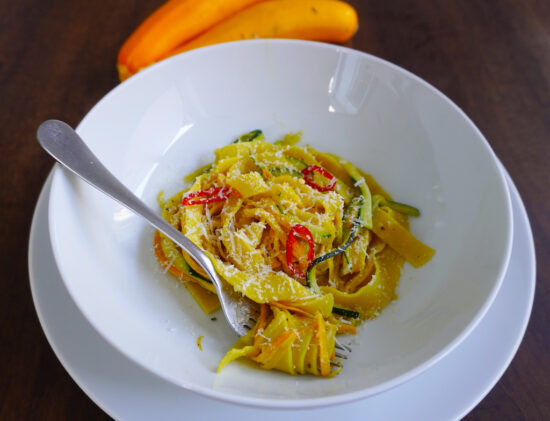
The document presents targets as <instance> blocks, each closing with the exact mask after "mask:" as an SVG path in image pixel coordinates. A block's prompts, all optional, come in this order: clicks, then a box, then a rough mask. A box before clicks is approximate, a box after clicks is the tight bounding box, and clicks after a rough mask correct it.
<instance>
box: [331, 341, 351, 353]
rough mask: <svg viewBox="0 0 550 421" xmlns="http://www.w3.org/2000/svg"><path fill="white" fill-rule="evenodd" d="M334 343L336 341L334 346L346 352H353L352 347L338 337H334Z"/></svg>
mask: <svg viewBox="0 0 550 421" xmlns="http://www.w3.org/2000/svg"><path fill="white" fill-rule="evenodd" d="M334 343H335V345H334V347H335V348H336V349H339V350H341V351H345V352H351V347H349V346H348V345H345V344H343V343H342V342H340V341H339V340H338V339H336V338H334Z"/></svg>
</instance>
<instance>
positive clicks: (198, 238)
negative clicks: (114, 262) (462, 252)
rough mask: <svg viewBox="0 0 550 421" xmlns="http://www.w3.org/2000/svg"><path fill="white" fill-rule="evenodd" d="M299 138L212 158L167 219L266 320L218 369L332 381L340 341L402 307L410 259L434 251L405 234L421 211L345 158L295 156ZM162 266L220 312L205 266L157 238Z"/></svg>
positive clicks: (309, 152)
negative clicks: (240, 364) (393, 305)
mask: <svg viewBox="0 0 550 421" xmlns="http://www.w3.org/2000/svg"><path fill="white" fill-rule="evenodd" d="M299 140H300V134H289V135H286V136H285V137H284V138H283V139H281V140H278V141H276V142H274V143H269V142H266V141H265V140H264V137H263V134H262V132H261V131H260V130H255V131H252V132H250V133H246V134H244V135H242V136H240V137H239V138H238V139H237V140H236V141H235V142H233V143H231V144H229V145H227V146H225V147H222V148H220V149H218V150H216V151H215V155H216V159H215V161H214V162H213V163H212V164H210V165H208V166H205V167H202V168H200V169H199V170H197V171H195V172H194V173H193V174H190V175H189V176H188V177H187V178H186V180H187V181H189V182H190V183H191V185H190V187H189V188H188V189H186V190H185V191H182V192H179V193H177V194H176V195H174V196H173V197H171V198H169V199H168V200H167V201H166V202H164V201H163V200H162V195H160V196H159V202H160V205H161V207H162V214H163V217H164V218H165V219H166V220H167V221H168V222H170V223H171V224H172V225H173V226H174V227H176V228H177V229H179V230H181V232H182V233H184V234H185V235H186V236H187V237H188V238H189V239H190V240H191V241H192V242H193V243H194V244H196V245H197V246H199V247H200V248H201V249H202V250H204V251H205V252H206V253H207V254H208V255H209V257H210V259H211V260H212V262H213V264H214V267H215V269H216V271H217V272H218V274H219V275H220V276H221V277H222V278H223V279H224V280H225V281H227V282H228V283H229V284H230V285H231V286H232V287H233V289H234V290H235V291H236V292H239V293H241V294H243V295H245V296H247V297H248V298H250V299H251V300H253V301H255V302H257V303H259V304H260V306H261V307H260V308H261V311H260V316H259V317H258V320H257V321H256V324H255V326H253V327H252V328H251V329H250V331H249V332H248V333H247V334H246V335H245V336H243V337H242V338H240V339H239V340H238V341H237V342H236V343H235V344H234V345H233V347H231V349H230V350H229V351H228V352H227V354H226V355H225V356H224V357H223V359H222V360H221V362H220V365H219V370H221V369H222V368H223V367H224V366H226V365H227V364H229V363H231V362H232V361H234V360H236V359H238V358H248V359H251V360H253V361H255V362H256V363H257V364H258V366H260V367H261V368H263V369H267V370H272V369H275V370H280V371H283V372H286V373H289V374H293V375H294V374H306V373H309V374H313V375H320V376H325V377H330V376H333V375H335V374H336V373H338V372H339V370H340V369H341V367H340V365H339V362H338V361H337V359H336V357H335V337H336V335H338V334H354V333H355V332H356V326H357V325H358V324H359V323H360V322H361V321H362V320H365V319H371V318H374V317H376V316H377V315H378V314H379V313H380V311H382V309H383V308H384V307H385V306H386V305H387V304H388V303H389V302H390V301H392V300H393V299H395V298H396V293H395V289H396V286H397V283H398V280H399V276H400V273H401V268H402V266H403V264H404V262H405V261H408V262H410V263H411V264H412V265H413V266H415V267H419V266H421V265H423V264H425V263H426V262H428V261H429V260H430V259H431V257H432V256H433V254H434V253H435V251H434V250H433V249H431V248H430V247H428V246H426V245H425V244H423V243H422V242H420V241H419V240H418V239H417V238H416V237H414V236H413V235H412V234H411V233H410V232H409V230H408V216H417V215H418V214H419V212H418V210H417V209H415V208H413V207H411V206H408V205H404V204H401V203H397V202H394V201H392V199H391V197H390V196H389V195H388V194H387V193H386V192H385V191H384V190H383V189H382V188H381V187H380V186H379V185H378V184H377V183H376V181H375V180H374V178H373V177H372V176H370V175H368V174H366V173H363V172H362V171H361V170H359V169H357V168H356V167H355V166H353V164H351V163H349V162H347V161H344V160H342V159H340V158H339V157H337V156H335V155H332V154H328V153H323V152H319V151H317V150H315V149H312V148H310V147H300V146H298V145H297V143H298V142H299ZM154 245H155V253H156V256H157V259H158V260H159V262H160V264H161V265H162V267H163V268H164V269H165V270H166V271H169V272H170V273H171V274H173V275H175V276H176V277H178V278H180V279H181V280H184V281H186V282H185V285H186V286H187V288H188V289H189V291H190V293H191V294H192V296H193V297H194V299H195V300H196V301H197V303H198V304H199V305H200V307H201V308H202V309H203V310H204V311H205V312H206V313H211V312H213V311H215V310H217V309H218V308H219V302H218V301H217V297H216V295H215V290H214V288H213V286H212V284H211V283H210V282H209V280H208V277H207V275H206V274H205V273H204V272H203V271H202V269H201V268H200V267H199V266H198V265H197V264H196V263H195V262H194V261H193V260H192V259H191V258H190V257H189V256H187V255H186V254H185V252H183V251H182V250H181V249H179V247H177V246H176V245H175V244H174V243H173V242H172V241H171V240H169V239H168V238H166V237H164V236H163V235H162V234H160V233H158V232H157V233H155V238H154Z"/></svg>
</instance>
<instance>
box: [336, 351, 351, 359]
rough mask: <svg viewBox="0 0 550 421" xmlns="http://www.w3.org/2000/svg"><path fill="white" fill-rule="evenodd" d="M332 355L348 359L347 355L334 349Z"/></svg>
mask: <svg viewBox="0 0 550 421" xmlns="http://www.w3.org/2000/svg"><path fill="white" fill-rule="evenodd" d="M334 355H336V358H341V359H342V360H347V359H348V355H347V354H342V353H341V352H340V351H335V352H334Z"/></svg>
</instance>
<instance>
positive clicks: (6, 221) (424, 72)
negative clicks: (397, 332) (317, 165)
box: [0, 0, 550, 421]
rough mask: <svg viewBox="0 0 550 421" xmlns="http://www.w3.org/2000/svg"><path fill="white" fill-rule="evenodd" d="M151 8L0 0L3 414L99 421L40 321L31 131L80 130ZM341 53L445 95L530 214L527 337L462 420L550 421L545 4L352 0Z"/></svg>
mask: <svg viewBox="0 0 550 421" xmlns="http://www.w3.org/2000/svg"><path fill="white" fill-rule="evenodd" d="M160 3H161V0H148V1H146V0H141V1H137V0H135V1H131V0H118V1H114V2H107V1H101V0H95V1H89V0H72V1H66V0H17V1H12V0H0V127H1V128H2V135H1V142H2V143H1V146H2V147H1V150H2V153H1V154H0V156H1V158H0V159H1V165H0V174H1V176H0V180H1V184H0V185H1V195H0V200H1V203H2V208H1V212H2V218H1V220H2V222H1V225H0V227H1V231H0V241H1V251H0V256H1V259H2V264H1V265H0V267H1V271H2V276H1V277H0V288H1V289H0V300H1V301H0V302H1V304H0V338H1V340H0V353H1V354H0V369H1V370H0V373H1V376H0V419H2V420H61V419H69V420H73V419H86V420H88V419H94V420H96V419H97V420H100V419H108V416H107V415H106V414H105V413H104V412H103V411H102V410H101V409H100V408H98V407H97V406H96V405H95V404H94V403H93V402H92V401H91V400H90V399H89V398H88V397H87V396H86V395H85V394H84V392H82V390H80V389H79V387H78V386H77V385H76V384H75V383H74V381H73V380H72V379H71V378H70V376H69V375H68V374H67V373H66V371H65V370H64V369H63V367H62V366H61V364H60V363H59V361H58V360H57V359H56V357H55V355H54V353H53V352H52V350H51V348H50V346H49V344H48V342H47V341H46V339H45V336H44V334H43V333H42V330H41V328H40V325H39V323H38V319H37V317H36V313H35V310H34V307H33V303H32V299H31V293H30V289H29V278H28V270H27V245H28V235H29V227H30V222H31V217H32V214H33V210H34V206H35V203H36V200H37V197H38V194H39V192H40V189H41V187H42V184H43V182H44V180H45V178H46V175H47V174H48V172H49V170H50V168H51V166H52V163H53V162H52V160H51V159H50V158H49V157H48V156H47V155H46V154H45V153H44V152H42V150H40V149H39V147H38V145H37V144H36V141H35V137H34V134H35V130H36V128H37V126H38V125H39V123H40V122H41V121H43V120H45V119H47V118H52V117H57V118H62V119H64V120H65V121H67V122H68V123H69V124H71V125H76V124H77V123H78V122H79V121H80V120H81V119H82V117H83V116H84V115H85V114H86V113H87V111H88V110H89V109H90V108H91V107H92V106H93V105H94V104H95V103H96V102H97V101H98V100H99V99H100V98H101V97H102V96H103V95H105V94H106V93H107V92H108V91H109V90H110V89H112V88H113V87H115V86H116V85H117V83H118V80H117V74H116V71H115V66H114V63H115V58H116V54H117V51H118V48H119V46H120V45H121V43H122V42H123V41H124V39H125V38H126V37H127V36H128V34H129V33H130V32H131V31H132V30H133V29H134V27H135V26H136V25H137V24H138V23H139V22H140V21H141V20H143V19H144V18H145V17H146V16H147V15H148V14H149V13H151V12H152V11H153V10H154V9H155V8H156V7H158V5H159V4H160ZM351 3H353V4H354V5H355V6H356V7H357V10H358V12H359V15H360V29H359V31H358V33H357V34H356V36H355V38H354V39H353V41H351V42H350V43H349V44H350V46H352V47H354V48H356V49H358V50H362V51H366V52H369V53H372V54H374V55H377V56H380V57H382V58H384V59H387V60H389V61H392V62H394V63H396V64H398V65H400V66H402V67H404V68H406V69H408V70H410V71H412V72H413V73H416V74H417V75H419V76H420V77H422V78H424V79H426V80H427V81H428V82H429V83H431V84H433V85H434V86H436V87H437V88H439V89H440V90H441V91H443V92H444V93H445V94H446V95H448V96H449V97H450V98H451V99H452V100H453V101H455V102H456V103H457V104H458V105H459V106H460V107H461V108H462V109H463V110H464V111H465V112H466V113H467V114H468V115H469V116H470V117H471V118H472V119H473V121H474V122H475V123H476V124H477V125H478V127H479V128H480V129H481V131H482V132H483V133H484V134H485V136H486V137H487V139H488V140H489V142H490V144H491V145H492V147H493V148H494V150H495V152H496V153H497V155H498V156H499V157H500V159H501V160H502V161H503V163H504V165H505V166H506V168H507V169H508V171H509V172H510V174H511V176H512V178H513V179H514V180H515V182H516V184H517V186H518V189H519V191H520V192H521V194H522V196H523V200H524V202H525V205H526V207H527V210H528V212H529V216H530V219H531V223H532V226H533V230H534V234H535V242H536V250H537V260H538V278H537V292H536V298H535V305H534V308H533V312H532V316H531V321H530V323H529V327H528V330H527V333H526V335H525V338H524V340H523V343H522V345H521V347H520V349H519V351H518V353H517V355H516V357H515V358H514V360H513V362H512V364H511V366H510V367H509V368H508V370H507V371H506V373H505V374H504V376H503V377H502V379H501V380H500V381H499V382H498V384H497V385H496V386H495V387H494V389H493V390H492V391H491V392H490V393H489V394H488V395H487V397H485V399H483V401H482V402H481V403H480V404H479V405H478V406H477V408H475V409H474V410H473V411H472V412H471V413H470V414H469V415H468V416H467V417H466V419H468V420H497V419H498V420H529V421H533V420H543V419H550V405H549V402H550V382H549V380H548V378H549V376H550V370H549V365H550V362H549V355H550V353H549V351H550V338H549V335H550V330H549V329H550V326H549V323H548V321H549V320H548V314H549V312H548V310H547V309H548V308H549V307H550V279H549V277H550V268H549V262H550V242H549V238H550V204H549V199H550V194H549V190H550V171H549V170H548V166H549V163H550V1H548V0H455V1H451V0H449V1H445V0H393V1H382V0H378V1H375V0H362V1H361V0H356V1H353V2H351Z"/></svg>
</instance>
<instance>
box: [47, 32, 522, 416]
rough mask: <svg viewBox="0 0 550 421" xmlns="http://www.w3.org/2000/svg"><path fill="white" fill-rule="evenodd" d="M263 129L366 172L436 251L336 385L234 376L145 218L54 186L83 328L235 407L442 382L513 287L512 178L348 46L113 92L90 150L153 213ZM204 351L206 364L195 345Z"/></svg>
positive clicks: (85, 127) (189, 59) (96, 116)
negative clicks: (449, 363) (444, 368)
mask: <svg viewBox="0 0 550 421" xmlns="http://www.w3.org/2000/svg"><path fill="white" fill-rule="evenodd" d="M257 128H260V129H262V130H263V131H264V134H265V136H266V138H267V139H268V140H269V139H272V140H275V139H277V138H279V137H280V136H281V135H283V134H285V133H288V132H296V131H299V130H301V131H302V133H303V142H304V143H307V144H311V145H312V146H314V147H315V148H316V149H319V150H322V151H327V152H332V153H335V154H338V155H340V156H342V157H343V158H345V159H347V160H350V161H352V162H353V163H354V164H356V166H358V167H359V168H361V169H363V170H365V171H366V172H368V173H371V174H372V175H374V177H375V178H376V179H377V180H378V182H379V183H380V184H381V185H382V186H383V187H384V188H385V189H386V190H387V191H388V192H389V193H390V194H391V195H392V196H393V197H394V198H395V199H396V200H399V201H401V202H404V203H408V204H412V205H415V206H417V207H419V208H420V209H421V211H422V215H421V217H420V218H417V219H411V231H412V232H413V234H415V235H416V236H417V237H418V238H420V239H421V240H422V241H423V242H425V243H427V244H429V245H430V246H432V247H433V248H435V249H436V250H437V253H436V255H435V257H434V258H433V259H432V261H430V262H429V263H428V264H426V265H425V266H423V267H422V268H420V269H414V268H412V267H411V266H410V265H408V264H405V267H404V269H403V273H402V276H401V280H400V284H399V286H398V290H397V292H398V295H399V298H398V300H396V301H394V302H392V303H391V304H390V305H389V306H388V307H387V308H386V309H385V310H384V311H383V312H382V313H381V315H380V316H379V317H378V318H377V319H375V320H373V321H369V322H366V323H364V324H363V325H362V326H361V327H360V328H359V331H358V334H357V335H356V336H355V337H348V338H345V339H344V342H348V343H351V346H352V348H353V352H352V354H351V356H350V358H349V359H348V360H347V361H345V363H344V369H343V371H342V372H341V373H340V374H338V375H337V376H335V377H334V378H330V379H324V378H317V377H314V376H290V375H287V374H283V373H280V372H275V371H263V370H260V369H258V368H256V367H254V366H253V365H251V364H245V363H242V362H236V363H232V364H230V365H229V366H228V367H226V368H225V369H224V370H223V371H222V372H221V373H219V374H217V373H216V368H217V365H218V363H219V361H220V359H221V358H222V357H223V355H224V354H225V352H226V351H227V350H228V349H229V347H230V346H231V345H232V343H233V342H234V341H235V340H236V337H235V334H234V333H233V332H232V331H231V330H230V329H229V327H228V325H227V324H226V323H225V321H224V320H223V316H222V315H221V313H219V314H215V317H216V318H217V320H215V321H214V320H211V317H212V316H207V315H205V314H204V313H202V312H201V310H200V309H199V308H198V306H197V305H196V303H195V302H194V301H193V299H192V298H191V297H190V295H189V294H188V293H187V291H186V289H185V288H184V287H183V286H181V285H180V284H179V283H178V282H177V281H176V280H175V278H173V277H172V276H171V275H169V274H166V273H163V271H162V270H161V269H160V267H159V264H158V263H157V261H156V259H155V257H154V254H153V248H152V237H153V231H152V229H151V228H150V227H149V226H148V225H147V223H145V222H144V221H143V220H142V219H140V218H139V217H137V216H135V215H133V214H132V213H131V212H129V211H128V210H126V209H125V208H123V207H121V206H120V205H118V204H117V203H115V202H114V201H112V200H111V199H109V198H107V197H105V196H103V195H102V194H101V193H99V192H97V191H95V190H94V189H93V188H92V187H90V186H88V185H87V184H86V183H84V182H82V181H80V180H79V179H77V177H76V176H73V175H72V174H70V173H68V172H67V171H65V170H63V169H61V168H56V170H55V174H54V179H53V184H52V189H51V198H50V204H49V206H50V213H49V215H50V221H49V223H50V231H51V240H52V245H53V250H54V254H55V258H56V261H57V264H58V266H59V269H60V272H61V274H62V277H63V280H64V282H65V285H66V287H67V289H68V291H69V293H70V294H71V296H72V298H73V299H74V301H75V303H76V304H77V305H78V307H79V308H80V310H81V311H82V313H83V314H84V315H85V317H86V318H87V319H88V320H89V322H90V323H91V325H92V326H94V327H95V328H96V329H97V331H98V332H100V333H101V334H102V335H103V336H104V338H105V339H106V340H107V341H108V342H110V343H111V344H112V345H113V346H114V347H116V348H117V349H118V350H119V351H120V352H122V353H123V354H124V355H126V356H127V357H128V358H130V359H131V360H133V361H135V362H136V363H138V364H139V365H141V366H143V367H144V368H146V369H148V370H150V371H151V372H152V373H155V374H157V375H158V376H161V377H162V378H164V379H166V380H167V381H169V382H172V383H174V384H177V385H180V386H181V387H182V388H185V389H188V390H192V391H194V392H198V393H201V394H204V395H207V396H210V397H214V398H218V399H222V400H225V401H229V402H234V403H239V404H245V405H254V406H261V407H272V408H306V407H314V406H322V405H331V404H336V403H343V402H348V401H351V400H355V399H360V398H365V397H368V396H371V395H373V394H376V393H380V392H383V391H385V390H387V389H389V388H391V387H394V386H397V385H399V384H400V383H403V382H405V381H407V380H409V379H411V378H412V377H413V376H415V375H418V374H419V373H421V372H422V371H424V370H426V369H427V368H429V367H430V366H431V365H433V364H434V363H436V362H437V361H438V360H440V359H441V358H443V357H444V356H445V355H446V354H447V353H448V352H450V351H451V350H452V349H453V348H455V347H456V346H457V345H458V344H459V343H460V342H461V341H462V340H463V339H464V338H465V337H466V336H467V335H468V334H469V333H470V332H471V331H472V329H473V328H474V327H475V325H476V324H477V323H478V322H479V321H480V319H481V318H482V317H483V315H484V314H485V312H486V311H487V309H488V307H489V306H490V304H491V302H492V300H493V298H494V297H495V295H496V293H497V291H498V288H499V286H500V284H501V281H502V278H503V275H504V273H505V270H506V267H507V263H508V259H509V256H510V250H511V240H512V238H511V237H512V213H511V203H510V198H509V193H508V190H507V187H506V183H505V179H504V176H503V174H502V172H501V170H500V167H499V164H498V160H497V158H496V157H495V154H494V153H493V151H492V150H491V148H490V146H489V144H488V143H487V141H486V140H485V139H484V137H483V135H482V134H481V133H480V131H479V130H478V129H477V128H476V127H475V125H474V124H473V123H472V122H471V121H470V120H469V119H468V117H467V116H466V115H465V114H464V113H463V112H462V111H461V110H460V109H459V108H458V107H457V106H456V105H454V104H453V103H452V102H451V101H450V100H449V99H448V98H446V97H445V96H444V95H442V94H441V93H440V92H438V91H437V90H436V89H435V88H433V87H432V86H430V85H429V84H427V83H426V82H424V81H422V80H421V79H419V78H418V77H416V76H414V75H412V74H411V73H408V72H407V71H405V70H403V69H401V68H399V67H397V66H395V65H392V64H390V63H388V62H385V61H383V60H380V59H378V58H376V57H373V56H370V55H367V54H363V53H360V52H357V51H353V50H350V49H347V48H343V47H338V46H334V45H327V44H320V43H311V42H301V41H283V40H255V41H245V42H236V43H229V44H223V45H218V46H213V47H209V48H204V49H200V50H196V51H192V52H189V53H185V54H183V55H180V56H176V57H173V58H171V59H169V60H166V61H164V62H161V63H160V64H157V65H155V66H152V67H151V68H149V69H146V70H144V71H143V72H141V73H139V74H138V75H136V76H134V77H132V78H130V79H129V80H128V81H126V82H124V83H122V84H121V85H120V86H118V87H116V88H115V89H114V90H113V91H112V92H110V93H109V94H108V95H106V96H105V98H103V99H102V100H101V101H100V102H99V103H98V104H97V105H96V106H95V107H94V108H93V109H92V110H91V111H90V112H89V114H88V115H87V116H86V117H85V118H84V120H83V121H82V122H81V124H80V125H79V127H78V132H79V133H80V135H81V136H82V137H83V138H84V139H85V141H86V142H87V143H88V145H89V146H90V148H91V149H92V150H93V151H94V152H95V153H96V154H97V156H98V157H99V158H100V159H101V160H102V161H103V162H104V163H105V164H106V166H107V167H108V168H109V169H110V170H111V171H112V172H113V173H114V174H115V175H116V176H117V177H119V178H120V179H121V180H122V181H123V182H124V183H125V184H126V185H127V186H128V187H129V188H130V189H131V190H133V191H134V192H135V193H136V194H137V195H138V196H140V197H141V198H142V199H143V200H144V201H145V202H146V203H147V204H149V205H150V206H151V207H153V208H158V205H157V194H158V193H159V192H160V191H161V190H164V191H165V192H166V194H169V193H171V192H176V191H178V190H180V189H182V188H183V186H184V184H183V177H184V175H185V174H187V173H190V172H191V171H193V170H195V169H196V168H198V167H199V166H202V165H204V164H206V163H208V162H211V161H212V160H213V158H214V154H213V150H214V149H216V148H218V147H221V146H223V145H226V144H228V143H230V142H231V141H232V140H233V139H234V138H235V137H236V136H237V135H239V134H241V133H244V132H247V131H250V130H253V129H257ZM199 336H203V339H202V351H201V350H200V349H199V347H198V346H197V338H198V337H199Z"/></svg>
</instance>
